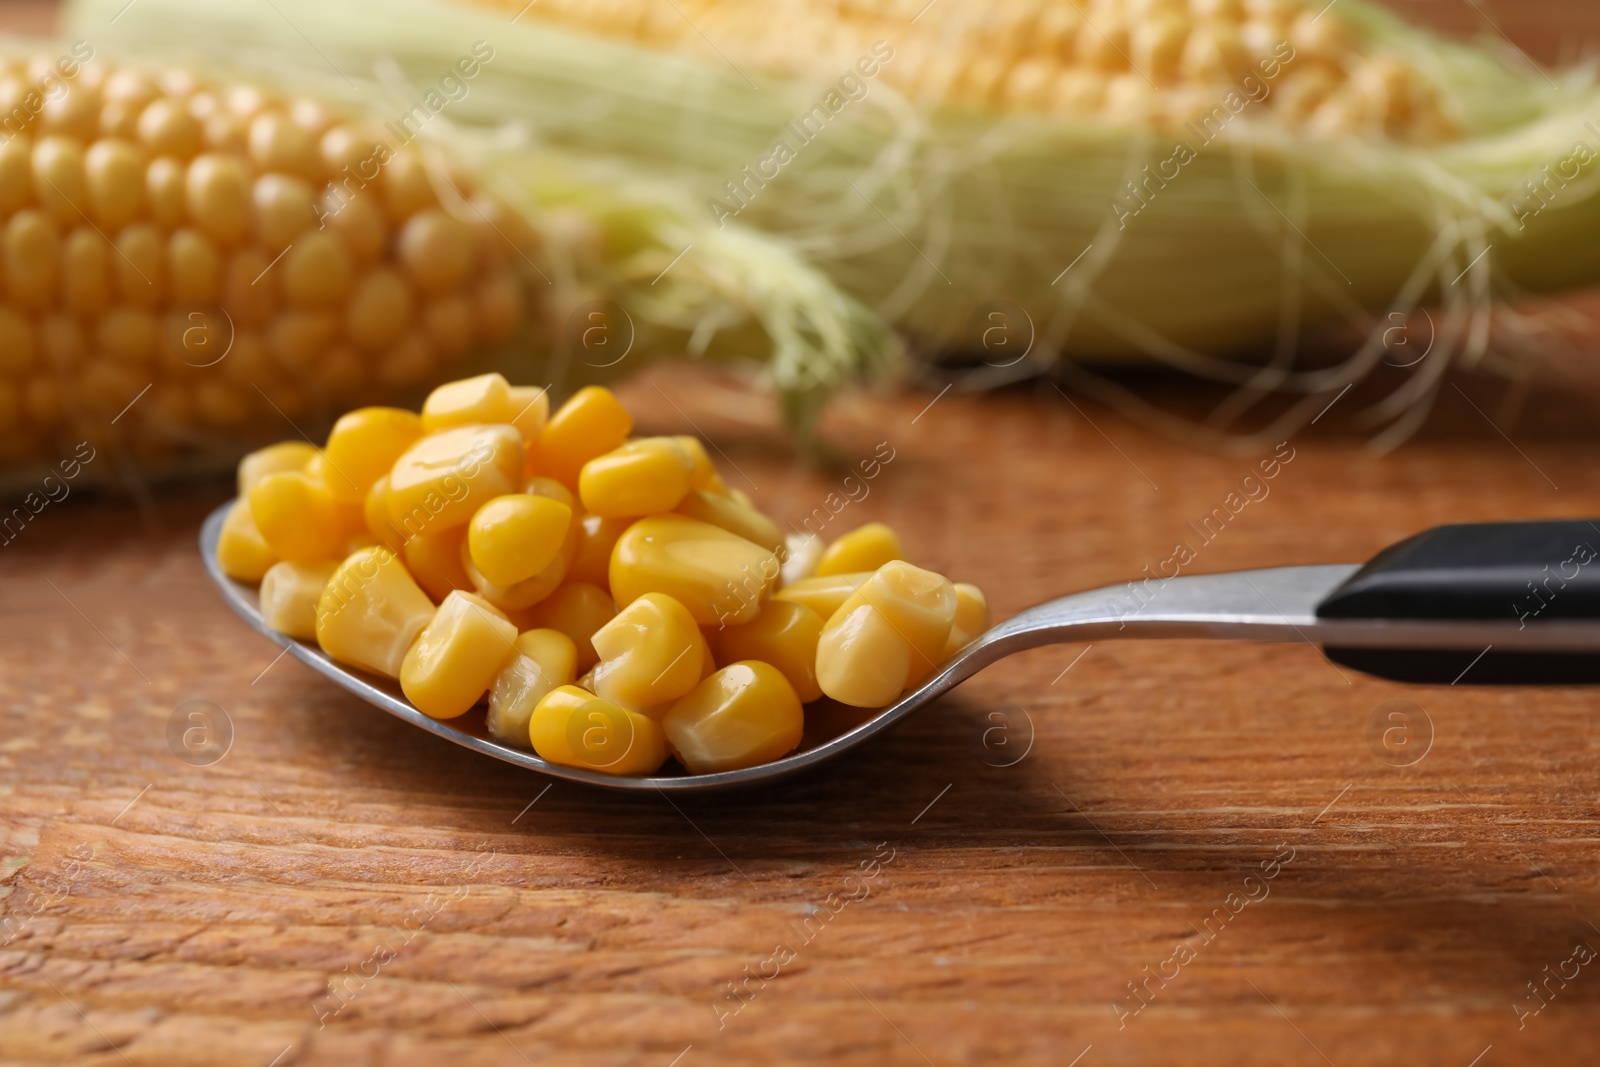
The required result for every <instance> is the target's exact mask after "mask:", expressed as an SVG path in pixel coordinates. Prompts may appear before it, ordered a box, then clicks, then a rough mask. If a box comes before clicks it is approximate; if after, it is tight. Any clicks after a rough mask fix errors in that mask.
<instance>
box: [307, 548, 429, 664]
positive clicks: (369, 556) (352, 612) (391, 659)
mask: <svg viewBox="0 0 1600 1067" xmlns="http://www.w3.org/2000/svg"><path fill="white" fill-rule="evenodd" d="M433 612H434V607H433V601H431V600H429V599H428V594H427V593H424V592H423V591H422V589H421V587H419V586H418V585H417V583H416V581H415V580H413V579H412V577H411V575H410V573H409V572H407V570H406V568H405V564H403V563H401V562H400V557H399V556H396V555H395V554H394V553H393V552H391V551H389V550H388V549H387V548H384V547H383V546H381V545H375V546H373V547H372V548H363V549H360V550H359V551H356V552H352V553H351V554H350V555H349V556H348V557H346V558H345V561H344V562H343V563H341V564H339V568H338V570H336V571H334V572H333V577H331V578H329V579H328V584H327V586H326V588H324V589H323V590H322V599H320V600H319V601H317V644H319V645H321V646H322V651H324V652H326V653H327V654H328V655H330V656H332V657H333V658H334V659H336V660H338V661H339V662H341V663H348V664H351V665H352V666H356V667H361V668H363V669H365V670H369V671H372V672H373V673H374V674H381V675H384V676H385V677H388V678H398V677H400V668H401V666H402V665H403V664H404V662H405V657H406V652H407V651H409V650H410V648H411V644H412V642H413V641H415V640H416V639H417V635H418V634H420V633H421V632H422V630H423V627H425V626H427V625H428V623H429V622H431V621H432V620H433Z"/></svg>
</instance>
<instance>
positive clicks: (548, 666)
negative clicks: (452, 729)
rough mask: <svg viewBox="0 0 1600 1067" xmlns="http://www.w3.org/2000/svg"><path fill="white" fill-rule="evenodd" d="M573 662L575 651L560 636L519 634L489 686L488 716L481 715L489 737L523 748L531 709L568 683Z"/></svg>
mask: <svg viewBox="0 0 1600 1067" xmlns="http://www.w3.org/2000/svg"><path fill="white" fill-rule="evenodd" d="M576 660H577V650H576V649H575V648H574V647H573V644H572V639H571V638H569V637H568V636H567V635H566V634H564V633H560V632H558V631H556V630H529V631H528V632H527V633H524V634H519V635H518V636H517V640H516V652H515V653H514V654H513V655H512V656H511V658H510V660H509V661H507V663H506V664H505V666H503V667H501V668H500V673H499V674H497V675H495V678H494V684H493V685H491V686H490V687H489V714H488V715H487V716H485V722H486V724H487V725H488V727H489V735H490V736H491V737H493V738H495V739H496V740H497V741H504V742H505V743H506V744H508V745H516V746H517V747H518V748H527V747H528V746H529V744H530V740H529V736H528V723H529V721H530V720H532V718H533V709H534V708H536V707H538V706H539V701H541V700H543V699H544V698H545V697H546V696H547V695H548V694H549V693H550V692H551V691H552V690H554V689H556V688H558V687H560V686H563V685H571V684H572V679H573V678H574V677H575V675H576Z"/></svg>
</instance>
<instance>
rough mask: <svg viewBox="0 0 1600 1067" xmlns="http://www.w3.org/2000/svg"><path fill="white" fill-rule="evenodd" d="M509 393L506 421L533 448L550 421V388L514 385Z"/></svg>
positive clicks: (524, 442) (512, 316)
mask: <svg viewBox="0 0 1600 1067" xmlns="http://www.w3.org/2000/svg"><path fill="white" fill-rule="evenodd" d="M513 287H514V283H513ZM515 315H516V313H515V312H513V313H512V315H511V316H510V317H511V318H513V319H514V318H515ZM507 395H508V396H509V397H510V399H511V417H510V418H509V419H507V420H506V421H507V422H509V423H510V424H511V425H513V426H515V427H516V428H517V432H518V433H519V434H521V435H522V442H523V444H525V445H527V446H528V447H529V448H532V447H533V442H535V441H537V440H538V439H539V432H540V431H541V430H543V429H544V424H545V423H546V422H548V421H550V390H548V389H546V388H545V387H544V386H542V385H513V386H511V388H510V389H509V390H507Z"/></svg>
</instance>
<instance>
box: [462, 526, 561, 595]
mask: <svg viewBox="0 0 1600 1067" xmlns="http://www.w3.org/2000/svg"><path fill="white" fill-rule="evenodd" d="M577 544H578V539H577V536H576V526H575V525H574V524H568V532H567V539H566V541H565V542H564V543H563V544H562V546H561V551H560V552H558V553H556V556H555V558H554V559H552V560H551V561H550V562H549V563H548V564H546V565H545V568H544V570H542V571H540V572H539V573H538V574H535V575H534V576H533V577H532V578H525V579H523V580H522V581H520V582H517V583H515V584H514V585H496V584H495V583H494V582H491V581H489V579H487V578H485V577H484V575H483V572H482V571H480V570H478V565H477V564H476V563H474V562H473V561H472V551H471V545H470V544H468V543H466V542H463V543H462V546H461V566H462V567H463V568H465V570H466V572H467V578H468V579H470V580H471V582H472V587H473V588H474V589H476V590H477V591H478V595H480V596H482V597H483V598H484V599H485V600H487V601H488V602H489V603H491V604H493V605H494V606H495V607H497V608H499V609H500V610H501V611H508V612H521V611H526V610H527V609H529V608H531V607H533V606H534V605H535V604H538V603H540V602H541V601H543V600H544V599H545V598H546V597H548V596H549V595H550V594H551V593H554V592H555V591H556V587H557V586H559V585H560V584H561V583H562V582H563V581H565V580H566V577H567V568H568V566H570V565H571V562H572V557H573V554H574V553H575V552H576V551H577Z"/></svg>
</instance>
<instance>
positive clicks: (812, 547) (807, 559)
mask: <svg viewBox="0 0 1600 1067" xmlns="http://www.w3.org/2000/svg"><path fill="white" fill-rule="evenodd" d="M824 547H825V546H824V545H823V543H822V538H820V537H818V536H817V535H816V534H814V533H810V532H806V533H789V534H786V535H785V536H784V539H783V551H784V556H783V573H782V574H781V575H779V578H778V581H779V582H780V583H781V584H782V585H785V586H789V585H793V584H794V583H795V582H800V581H804V580H805V579H807V578H813V577H815V576H816V573H817V564H818V563H820V562H821V561H822V552H823V549H824Z"/></svg>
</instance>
